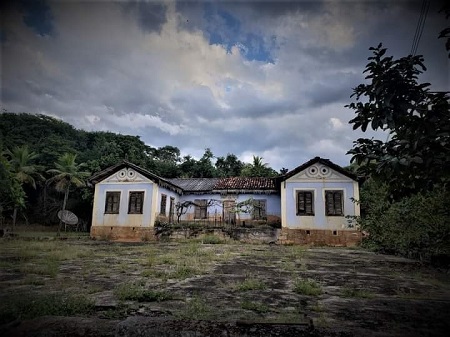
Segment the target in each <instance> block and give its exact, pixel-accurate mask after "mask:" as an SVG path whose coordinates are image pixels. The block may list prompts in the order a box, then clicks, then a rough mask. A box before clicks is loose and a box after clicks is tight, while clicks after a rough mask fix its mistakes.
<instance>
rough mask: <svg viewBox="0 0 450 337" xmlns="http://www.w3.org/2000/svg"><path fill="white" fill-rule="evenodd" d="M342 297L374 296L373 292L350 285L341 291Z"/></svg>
mask: <svg viewBox="0 0 450 337" xmlns="http://www.w3.org/2000/svg"><path fill="white" fill-rule="evenodd" d="M341 295H342V297H349V298H373V297H375V294H374V293H372V292H370V291H368V290H364V289H356V288H350V287H344V288H342V291H341Z"/></svg>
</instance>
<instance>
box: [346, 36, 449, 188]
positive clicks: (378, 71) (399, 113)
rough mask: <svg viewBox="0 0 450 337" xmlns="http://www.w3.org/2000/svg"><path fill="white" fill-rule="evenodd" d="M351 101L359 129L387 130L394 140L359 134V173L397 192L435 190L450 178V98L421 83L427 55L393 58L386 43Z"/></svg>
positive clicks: (356, 152) (355, 155)
mask: <svg viewBox="0 0 450 337" xmlns="http://www.w3.org/2000/svg"><path fill="white" fill-rule="evenodd" d="M370 50H371V51H372V52H373V56H371V57H369V61H370V62H369V63H368V64H367V66H366V69H365V70H364V73H366V74H367V76H366V79H367V80H369V83H365V84H360V85H359V86H357V87H356V88H355V89H354V91H353V95H352V97H355V101H354V102H352V103H350V104H349V105H347V107H348V108H350V109H352V110H355V114H356V116H355V117H354V118H353V119H352V120H351V121H350V123H351V124H353V129H361V130H362V131H363V132H365V131H366V130H367V129H368V128H371V129H372V130H374V131H380V130H381V131H385V132H386V134H387V137H388V139H387V140H386V141H382V140H378V139H374V138H371V139H368V138H359V139H358V140H356V141H355V142H354V145H353V148H352V149H351V150H350V151H349V152H348V153H349V154H351V155H352V159H351V162H356V163H357V164H358V165H359V173H361V174H363V175H365V176H374V177H379V178H381V179H383V180H384V181H385V182H386V183H387V184H388V186H389V188H390V192H391V194H392V195H394V196H395V195H397V196H402V195H407V194H410V193H414V192H417V191H426V190H431V189H433V187H434V186H435V185H437V184H447V183H448V182H449V180H450V112H449V108H450V103H449V99H450V96H449V95H448V94H446V93H442V92H432V91H430V89H429V87H430V84H429V83H420V82H419V75H420V74H421V73H422V72H424V71H425V70H426V68H425V65H424V63H423V62H424V59H423V57H422V56H420V55H418V56H412V55H409V56H406V57H402V58H399V59H393V57H392V56H386V55H385V54H386V51H387V50H386V48H383V46H382V45H381V44H380V45H378V47H376V48H370Z"/></svg>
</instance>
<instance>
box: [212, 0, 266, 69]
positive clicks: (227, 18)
mask: <svg viewBox="0 0 450 337" xmlns="http://www.w3.org/2000/svg"><path fill="white" fill-rule="evenodd" d="M204 18H205V20H206V22H207V24H206V33H207V35H208V37H209V44H219V45H222V46H224V47H225V48H226V50H227V52H228V53H230V52H231V48H233V46H237V47H238V48H239V50H240V52H241V54H242V55H243V56H244V57H245V58H246V59H247V60H249V61H255V60H256V61H263V62H270V63H273V59H272V57H271V55H270V51H269V50H268V49H267V48H266V45H265V43H264V38H263V36H261V35H257V34H255V33H251V32H244V31H243V30H242V29H241V28H242V26H241V23H240V21H239V20H238V19H237V18H236V17H234V16H233V15H232V14H231V13H229V12H226V11H223V10H220V9H217V8H215V7H214V6H213V5H212V4H210V3H205V5H204Z"/></svg>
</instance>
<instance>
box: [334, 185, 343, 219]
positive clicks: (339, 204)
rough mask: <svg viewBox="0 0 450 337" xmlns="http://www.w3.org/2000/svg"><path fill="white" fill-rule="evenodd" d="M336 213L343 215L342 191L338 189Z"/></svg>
mask: <svg viewBox="0 0 450 337" xmlns="http://www.w3.org/2000/svg"><path fill="white" fill-rule="evenodd" d="M334 214H335V215H342V214H343V212H342V192H341V191H338V192H335V193H334Z"/></svg>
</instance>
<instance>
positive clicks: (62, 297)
mask: <svg viewBox="0 0 450 337" xmlns="http://www.w3.org/2000/svg"><path fill="white" fill-rule="evenodd" d="M93 310H94V303H93V301H92V300H90V299H88V298H87V297H86V296H84V295H69V294H64V293H63V294H44V295H30V294H16V295H11V296H8V297H7V298H2V301H1V304H0V324H3V323H7V322H9V321H12V320H15V319H31V318H35V317H40V316H47V315H51V316H75V315H89V314H91V313H92V312H93Z"/></svg>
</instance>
